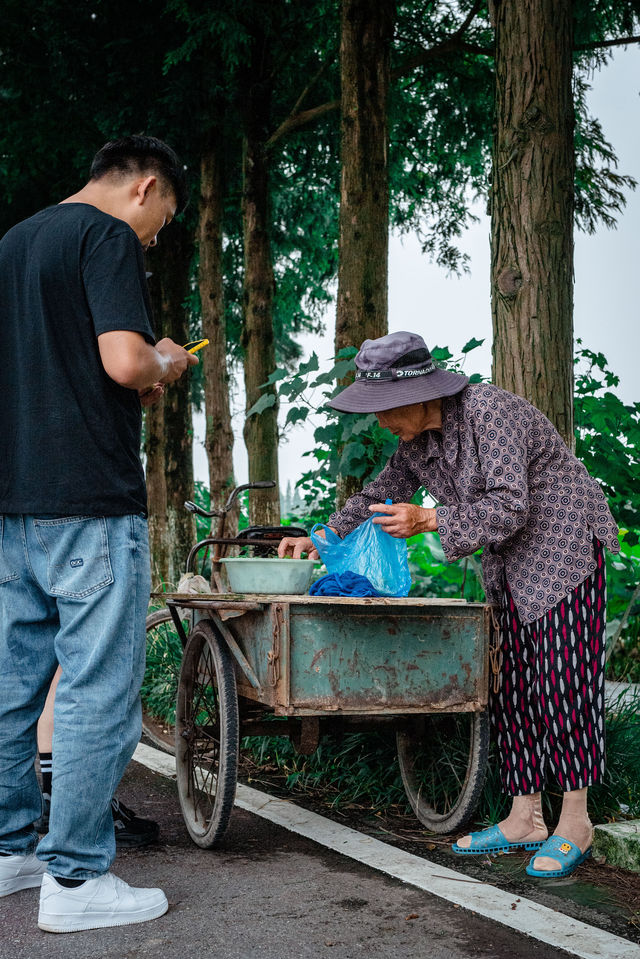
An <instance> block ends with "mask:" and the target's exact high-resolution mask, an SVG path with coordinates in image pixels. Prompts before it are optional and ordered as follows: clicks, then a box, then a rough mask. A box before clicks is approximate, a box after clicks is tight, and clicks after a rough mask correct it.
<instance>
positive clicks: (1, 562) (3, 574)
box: [0, 516, 20, 585]
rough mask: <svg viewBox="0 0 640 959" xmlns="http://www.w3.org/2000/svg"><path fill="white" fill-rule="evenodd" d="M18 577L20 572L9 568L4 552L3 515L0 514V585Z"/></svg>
mask: <svg viewBox="0 0 640 959" xmlns="http://www.w3.org/2000/svg"><path fill="white" fill-rule="evenodd" d="M14 579H20V573H18V572H16V571H15V570H14V569H12V568H11V565H10V563H9V561H8V559H7V557H6V556H5V553H4V516H0V585H2V583H10V582H11V581H12V580H14Z"/></svg>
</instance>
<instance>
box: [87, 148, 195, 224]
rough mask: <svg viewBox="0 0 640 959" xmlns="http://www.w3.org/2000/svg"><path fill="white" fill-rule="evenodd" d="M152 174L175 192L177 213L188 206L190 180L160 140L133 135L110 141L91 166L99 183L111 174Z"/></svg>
mask: <svg viewBox="0 0 640 959" xmlns="http://www.w3.org/2000/svg"><path fill="white" fill-rule="evenodd" d="M143 173H152V174H154V175H155V176H157V177H158V178H159V179H161V180H163V181H164V182H165V184H166V185H167V186H169V187H171V189H172V190H173V193H174V196H175V198H176V204H177V207H176V213H181V212H182V210H184V208H185V207H186V205H187V199H188V197H187V181H186V177H185V173H184V167H183V165H182V163H181V162H180V160H179V159H178V156H177V154H176V153H175V152H174V151H173V150H172V149H171V147H170V146H169V145H168V144H166V143H165V142H164V141H163V140H158V139H157V137H147V136H142V135H138V134H136V135H134V136H129V137H121V138H120V139H119V140H110V141H109V142H108V143H105V145H104V146H103V147H102V148H101V149H100V150H98V152H97V153H96V155H95V156H94V158H93V163H92V164H91V171H90V174H89V175H90V178H91V179H92V180H100V179H102V177H103V176H108V175H109V174H126V175H134V176H135V175H136V174H143Z"/></svg>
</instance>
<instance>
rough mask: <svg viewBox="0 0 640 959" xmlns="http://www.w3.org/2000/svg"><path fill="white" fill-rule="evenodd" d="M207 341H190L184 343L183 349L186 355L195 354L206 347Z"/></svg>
mask: <svg viewBox="0 0 640 959" xmlns="http://www.w3.org/2000/svg"><path fill="white" fill-rule="evenodd" d="M208 345H209V340H192V341H191V343H185V344H184V347H183V349H185V350H186V351H187V353H197V352H198V350H201V349H202V347H203V346H208Z"/></svg>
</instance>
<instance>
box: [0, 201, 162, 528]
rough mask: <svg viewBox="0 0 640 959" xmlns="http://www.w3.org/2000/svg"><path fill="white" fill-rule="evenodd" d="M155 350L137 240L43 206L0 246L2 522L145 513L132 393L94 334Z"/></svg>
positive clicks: (118, 227) (69, 209)
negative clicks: (142, 342) (130, 334)
mask: <svg viewBox="0 0 640 959" xmlns="http://www.w3.org/2000/svg"><path fill="white" fill-rule="evenodd" d="M111 330H133V331H135V332H138V333H141V334H142V335H143V336H144V337H145V339H146V340H147V341H148V342H150V343H153V342H155V340H154V335H153V330H152V327H151V305H150V303H149V294H148V291H147V282H146V277H145V271H144V262H143V257H142V247H141V245H140V241H139V240H138V238H137V236H136V234H135V233H134V232H133V230H132V229H131V227H130V226H129V225H128V224H127V223H125V222H124V221H123V220H118V219H116V218H115V217H112V216H109V215H108V214H106V213H102V212H101V211H100V210H98V209H96V208H95V207H93V206H90V205H88V204H85V203H68V204H66V203H65V204H61V205H59V206H54V207H48V208H47V209H46V210H42V211H41V212H40V213H37V214H36V215H35V216H33V217H31V218H30V219H28V220H25V221H23V222H22V223H19V224H18V225H17V226H15V227H13V229H11V230H9V232H8V233H6V234H5V236H4V237H3V239H2V240H0V382H1V384H2V398H1V401H0V513H32V514H42V513H50V514H54V515H59V516H70V515H76V514H83V515H89V516H99V515H106V516H121V515H125V514H127V513H139V512H146V507H147V497H146V489H145V482H144V473H143V470H142V464H141V462H140V433H141V421H142V417H141V407H140V400H139V398H138V395H137V392H136V391H135V390H129V389H125V388H124V387H122V386H119V385H118V384H117V383H115V382H114V381H113V380H112V379H111V378H110V377H109V376H108V375H107V373H106V372H105V370H104V367H103V366H102V363H101V360H100V353H99V350H98V339H97V338H98V335H99V334H100V333H106V332H108V331H111Z"/></svg>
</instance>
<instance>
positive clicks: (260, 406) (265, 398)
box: [247, 393, 276, 419]
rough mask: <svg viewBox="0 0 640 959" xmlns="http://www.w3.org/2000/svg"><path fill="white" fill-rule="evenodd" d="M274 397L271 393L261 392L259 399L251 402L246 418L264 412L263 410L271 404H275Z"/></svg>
mask: <svg viewBox="0 0 640 959" xmlns="http://www.w3.org/2000/svg"><path fill="white" fill-rule="evenodd" d="M275 404H276V398H275V396H274V395H273V393H263V395H262V396H261V397H260V399H259V400H258V401H257V402H256V403H254V404H253V406H252V407H251V409H250V410H249V411H248V412H247V419H249V417H250V416H255V415H256V414H258V413H264V411H265V410H268V409H269V408H270V407H271V406H275Z"/></svg>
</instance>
